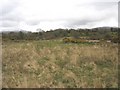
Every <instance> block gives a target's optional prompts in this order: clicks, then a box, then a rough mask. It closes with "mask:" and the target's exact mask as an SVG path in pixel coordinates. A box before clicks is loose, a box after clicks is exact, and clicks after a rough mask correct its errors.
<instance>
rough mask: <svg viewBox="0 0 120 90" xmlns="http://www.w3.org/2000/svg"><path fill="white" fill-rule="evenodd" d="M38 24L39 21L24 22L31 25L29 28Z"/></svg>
mask: <svg viewBox="0 0 120 90" xmlns="http://www.w3.org/2000/svg"><path fill="white" fill-rule="evenodd" d="M39 23H40V21H39V20H29V21H26V24H28V25H31V26H34V25H38V24H39Z"/></svg>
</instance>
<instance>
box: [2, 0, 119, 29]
mask: <svg viewBox="0 0 120 90" xmlns="http://www.w3.org/2000/svg"><path fill="white" fill-rule="evenodd" d="M117 2H118V0H109V1H105V0H1V1H0V23H1V24H0V30H2V29H3V28H4V30H5V28H6V29H9V28H10V29H18V28H20V29H26V30H31V31H33V30H34V31H35V29H37V28H41V29H43V30H50V29H55V28H80V27H86V28H91V27H95V26H104V25H105V26H106V25H107V26H117V22H118V10H117V9H118V7H117V5H118V4H117Z"/></svg>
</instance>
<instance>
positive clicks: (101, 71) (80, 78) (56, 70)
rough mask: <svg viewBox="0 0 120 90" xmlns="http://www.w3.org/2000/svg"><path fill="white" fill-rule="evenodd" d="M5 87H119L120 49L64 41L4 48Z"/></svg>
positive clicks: (13, 43)
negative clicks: (119, 52)
mask: <svg viewBox="0 0 120 90" xmlns="http://www.w3.org/2000/svg"><path fill="white" fill-rule="evenodd" d="M2 62H3V87H22V88H23V87H36V88H40V87H41V88H42V87H52V88H56V87H57V88H58V87H61V88H62V87H82V88H84V87H85V88H90V87H92V88H93V87H96V88H99V87H100V88H104V87H117V86H118V83H117V81H118V76H117V75H118V73H117V72H118V68H117V64H118V48H117V45H116V44H115V45H114V44H113V43H109V44H104V45H103V44H101V45H99V44H92V45H91V44H64V43H62V42H60V41H32V42H17V43H16V42H6V43H4V44H3V57H2Z"/></svg>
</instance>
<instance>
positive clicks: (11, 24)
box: [0, 21, 18, 27]
mask: <svg viewBox="0 0 120 90" xmlns="http://www.w3.org/2000/svg"><path fill="white" fill-rule="evenodd" d="M17 25H18V22H16V21H2V22H1V24H0V27H14V26H17Z"/></svg>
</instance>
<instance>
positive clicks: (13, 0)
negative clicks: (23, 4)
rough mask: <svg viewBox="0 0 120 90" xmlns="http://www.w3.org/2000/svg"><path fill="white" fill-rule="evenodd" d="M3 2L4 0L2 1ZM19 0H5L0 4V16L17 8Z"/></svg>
mask: <svg viewBox="0 0 120 90" xmlns="http://www.w3.org/2000/svg"><path fill="white" fill-rule="evenodd" d="M3 1H4V0H3ZM18 1H19V0H6V2H3V3H1V4H0V15H6V14H9V13H10V12H12V11H14V10H15V9H16V8H17V7H18V6H19V2H18Z"/></svg>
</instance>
